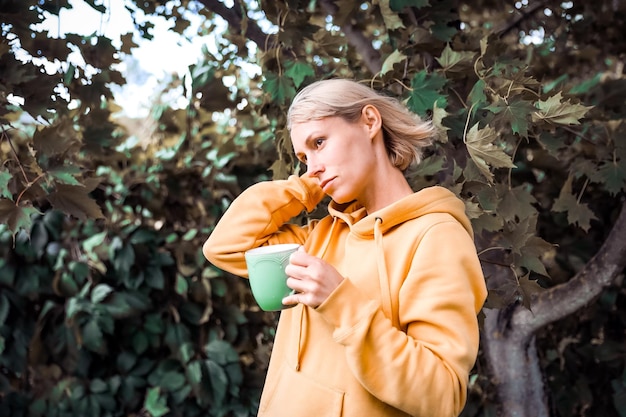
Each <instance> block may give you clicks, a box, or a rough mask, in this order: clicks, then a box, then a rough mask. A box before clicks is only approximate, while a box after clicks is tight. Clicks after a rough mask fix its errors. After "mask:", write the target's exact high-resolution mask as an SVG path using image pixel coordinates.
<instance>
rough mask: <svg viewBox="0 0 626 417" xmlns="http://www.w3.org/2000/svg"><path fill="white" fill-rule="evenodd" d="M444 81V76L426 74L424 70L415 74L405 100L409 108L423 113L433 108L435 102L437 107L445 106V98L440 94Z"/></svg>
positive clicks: (420, 113)
mask: <svg viewBox="0 0 626 417" xmlns="http://www.w3.org/2000/svg"><path fill="white" fill-rule="evenodd" d="M446 82H447V80H446V79H445V78H444V77H441V76H439V75H431V74H428V73H427V72H426V71H425V70H422V71H420V72H418V73H417V74H415V76H414V77H413V79H412V80H411V93H410V96H409V100H408V101H407V106H408V107H409V109H411V110H412V111H413V112H414V113H417V114H419V115H425V114H426V113H427V112H428V111H430V110H432V109H433V106H434V105H435V103H437V106H438V107H441V108H445V107H446V105H447V100H446V97H445V96H443V95H441V94H440V90H441V89H442V88H443V86H444V85H446Z"/></svg>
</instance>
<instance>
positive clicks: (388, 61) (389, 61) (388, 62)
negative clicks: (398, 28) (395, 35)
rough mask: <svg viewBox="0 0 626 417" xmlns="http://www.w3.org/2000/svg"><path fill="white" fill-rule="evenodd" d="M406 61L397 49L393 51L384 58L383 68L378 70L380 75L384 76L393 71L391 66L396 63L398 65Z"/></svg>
mask: <svg viewBox="0 0 626 417" xmlns="http://www.w3.org/2000/svg"><path fill="white" fill-rule="evenodd" d="M405 59H406V55H404V54H403V53H402V52H400V51H398V50H397V49H396V50H394V51H393V52H392V53H391V54H389V56H388V57H387V58H385V62H383V67H382V69H381V70H380V75H385V74H387V73H388V72H389V71H391V70H393V66H394V65H395V64H397V63H400V62H402V61H404V60H405Z"/></svg>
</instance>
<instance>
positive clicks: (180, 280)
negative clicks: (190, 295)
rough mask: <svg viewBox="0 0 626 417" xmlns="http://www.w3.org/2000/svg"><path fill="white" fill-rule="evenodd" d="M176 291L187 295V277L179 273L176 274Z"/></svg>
mask: <svg viewBox="0 0 626 417" xmlns="http://www.w3.org/2000/svg"><path fill="white" fill-rule="evenodd" d="M175 289H176V292H177V293H178V294H180V295H182V296H184V297H186V296H187V291H189V283H188V282H187V279H185V277H184V276H182V275H181V274H176V288H175Z"/></svg>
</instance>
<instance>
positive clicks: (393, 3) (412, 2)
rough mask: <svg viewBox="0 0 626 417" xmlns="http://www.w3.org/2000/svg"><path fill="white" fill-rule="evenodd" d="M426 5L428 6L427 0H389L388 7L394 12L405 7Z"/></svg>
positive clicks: (419, 7)
mask: <svg viewBox="0 0 626 417" xmlns="http://www.w3.org/2000/svg"><path fill="white" fill-rule="evenodd" d="M426 6H430V1H429V0H389V7H391V10H393V11H396V12H401V11H402V9H404V8H405V7H415V8H418V9H421V8H422V7H426Z"/></svg>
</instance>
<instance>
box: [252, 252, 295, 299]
mask: <svg viewBox="0 0 626 417" xmlns="http://www.w3.org/2000/svg"><path fill="white" fill-rule="evenodd" d="M299 247H300V245H299V244H297V243H282V244H277V245H269V246H261V247H258V248H254V249H250V250H249V251H247V252H246V253H245V257H246V264H247V266H248V278H249V280H250V288H251V289H252V295H253V296H254V299H255V300H256V302H257V304H258V305H259V307H261V309H263V310H265V311H279V310H283V309H285V308H290V307H294V306H293V305H289V306H286V305H283V303H282V299H283V298H284V297H286V296H288V295H289V294H291V293H292V290H291V288H289V287H288V286H287V274H286V273H285V267H287V265H288V264H289V256H290V255H291V254H292V253H293V252H295V251H296V250H298V248H299Z"/></svg>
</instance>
